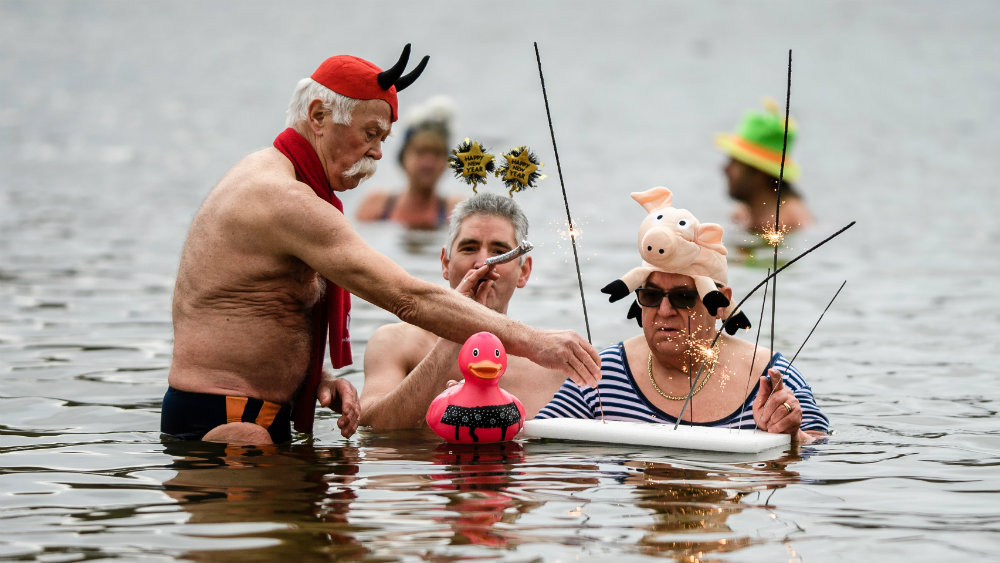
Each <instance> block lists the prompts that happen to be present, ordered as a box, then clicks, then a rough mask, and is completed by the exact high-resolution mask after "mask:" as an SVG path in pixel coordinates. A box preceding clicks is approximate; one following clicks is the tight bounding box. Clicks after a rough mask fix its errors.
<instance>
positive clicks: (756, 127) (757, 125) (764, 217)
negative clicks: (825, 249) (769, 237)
mask: <svg viewBox="0 0 1000 563" xmlns="http://www.w3.org/2000/svg"><path fill="white" fill-rule="evenodd" d="M764 105H765V111H748V112H747V113H746V115H744V116H743V120H742V121H741V122H740V124H739V127H738V128H737V131H736V132H735V133H723V134H720V135H718V136H716V139H715V143H716V145H717V146H718V147H719V149H721V150H722V152H724V153H726V154H728V155H729V160H728V161H727V162H726V164H725V165H724V166H723V173H724V174H725V176H726V182H727V184H728V189H729V197H731V198H732V199H734V200H736V201H737V202H738V205H737V208H736V210H735V211H734V212H733V222H734V223H736V224H737V225H739V226H741V227H743V228H744V229H746V230H747V231H750V232H753V233H765V232H768V231H771V230H773V229H774V207H775V200H776V199H777V189H778V175H779V173H781V149H782V145H783V144H784V140H785V125H784V122H785V120H784V116H782V115H779V114H778V106H777V104H776V103H775V102H774V101H773V100H770V99H768V100H765V102H764ZM796 129H797V128H796V126H795V123H794V120H792V121H791V122H790V124H789V127H788V143H787V146H786V150H785V168H784V173H783V174H781V176H782V184H781V209H780V211H779V212H778V220H779V221H781V229H782V230H788V231H791V230H795V229H798V228H801V227H808V226H809V225H811V224H812V223H813V217H812V214H811V213H810V212H809V208H808V207H807V206H806V204H805V201H804V200H803V199H802V195H801V194H800V193H799V192H798V190H796V189H795V187H794V186H793V183H794V182H796V181H797V180H798V179H799V167H798V165H797V164H796V163H795V162H794V161H793V160H792V158H791V153H792V147H793V146H794V145H795V136H796Z"/></svg>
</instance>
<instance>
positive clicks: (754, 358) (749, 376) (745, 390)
mask: <svg viewBox="0 0 1000 563" xmlns="http://www.w3.org/2000/svg"><path fill="white" fill-rule="evenodd" d="M767 274H768V275H771V270H770V269H768V270H767ZM766 307H767V284H765V285H764V297H763V298H762V301H761V303H760V318H759V319H758V320H757V338H755V339H754V341H753V356H751V357H750V373H748V374H747V384H746V385H745V386H743V396H744V397H746V396H747V393H749V392H750V381H751V380H752V379H753V366H754V364H755V363H757V347H758V345H759V344H760V330H761V328H760V327H761V325H762V324H763V322H764V309H765V308H766ZM745 414H746V405H744V408H743V410H741V411H740V423H742V422H743V416H744V415H745Z"/></svg>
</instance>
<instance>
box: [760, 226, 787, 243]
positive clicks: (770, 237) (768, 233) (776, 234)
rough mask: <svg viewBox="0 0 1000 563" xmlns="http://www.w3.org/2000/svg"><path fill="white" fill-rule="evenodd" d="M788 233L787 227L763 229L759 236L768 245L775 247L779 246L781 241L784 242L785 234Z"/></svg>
mask: <svg viewBox="0 0 1000 563" xmlns="http://www.w3.org/2000/svg"><path fill="white" fill-rule="evenodd" d="M788 231H789V227H788V226H784V227H779V228H770V229H765V230H764V232H762V233H761V236H762V237H763V238H764V240H765V241H767V243H768V244H770V245H771V246H775V247H776V246H778V245H780V244H781V241H783V240H785V234H786V233H788Z"/></svg>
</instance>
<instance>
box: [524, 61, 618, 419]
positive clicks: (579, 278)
mask: <svg viewBox="0 0 1000 563" xmlns="http://www.w3.org/2000/svg"><path fill="white" fill-rule="evenodd" d="M533 44H534V46H535V61H537V62H538V80H539V82H541V84H542V99H543V100H545V117H546V118H547V119H548V122H549V135H550V136H551V137H552V152H553V153H554V154H555V156H556V170H557V171H558V172H559V187H560V188H562V196H563V205H564V206H565V207H566V223H567V225H568V227H569V240H570V242H571V243H572V244H573V262H574V263H575V264H576V281H577V283H578V284H579V285H580V303H581V304H582V305H583V323H584V325H585V326H586V327H587V342H590V343H591V344H593V341H592V340H591V338H590V318H589V317H588V316H587V299H586V298H585V297H584V295H583V275H581V274H580V258H579V256H577V253H576V234H575V233H574V229H573V218H572V217H571V216H570V214H569V198H567V197H566V184H565V183H564V182H563V174H562V164H560V162H559V147H557V146H556V130H555V128H554V127H552V112H551V111H549V95H548V93H547V92H546V91H545V75H544V74H542V56H541V55H540V54H538V42H537V41H535V42H534V43H533ZM597 404H598V406H599V408H600V409H601V421H604V401H603V400H601V388H600V387H599V386H598V387H597Z"/></svg>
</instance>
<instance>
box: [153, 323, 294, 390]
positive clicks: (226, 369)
mask: <svg viewBox="0 0 1000 563" xmlns="http://www.w3.org/2000/svg"><path fill="white" fill-rule="evenodd" d="M227 313H229V314H223V315H219V314H202V315H189V316H187V317H186V318H184V319H175V321H174V353H173V360H172V362H171V366H170V377H169V381H170V385H171V386H172V387H174V388H177V389H181V390H184V391H195V392H201V393H224V394H229V395H245V396H251V397H256V398H258V399H263V400H266V401H272V402H275V403H282V404H285V403H288V402H290V401H291V399H292V397H293V396H294V393H295V390H296V389H297V388H298V387H299V385H300V384H301V383H302V380H303V379H304V377H305V374H306V370H307V369H308V366H309V356H310V335H309V331H308V321H307V318H306V316H305V315H300V318H299V319H290V318H280V319H279V318H268V317H260V316H245V317H244V316H240V315H238V314H232V313H233V312H232V311H228V312H227Z"/></svg>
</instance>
